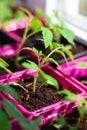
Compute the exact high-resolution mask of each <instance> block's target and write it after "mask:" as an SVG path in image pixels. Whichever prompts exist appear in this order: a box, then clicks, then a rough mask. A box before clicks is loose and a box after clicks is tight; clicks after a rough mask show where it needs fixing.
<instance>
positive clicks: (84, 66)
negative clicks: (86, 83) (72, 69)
mask: <svg viewBox="0 0 87 130" xmlns="http://www.w3.org/2000/svg"><path fill="white" fill-rule="evenodd" d="M76 67H77V68H78V69H86V68H87V63H85V62H79V63H77V66H76Z"/></svg>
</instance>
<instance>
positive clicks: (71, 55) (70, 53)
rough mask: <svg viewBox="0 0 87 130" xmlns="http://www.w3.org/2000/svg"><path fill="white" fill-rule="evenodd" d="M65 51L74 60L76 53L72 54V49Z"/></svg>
mask: <svg viewBox="0 0 87 130" xmlns="http://www.w3.org/2000/svg"><path fill="white" fill-rule="evenodd" d="M65 53H66V54H67V55H68V57H69V58H70V59H71V60H74V55H73V54H72V51H70V50H66V49H65Z"/></svg>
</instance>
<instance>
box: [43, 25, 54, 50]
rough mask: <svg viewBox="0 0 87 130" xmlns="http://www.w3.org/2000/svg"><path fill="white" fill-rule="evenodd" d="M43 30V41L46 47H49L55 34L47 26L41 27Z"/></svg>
mask: <svg viewBox="0 0 87 130" xmlns="http://www.w3.org/2000/svg"><path fill="white" fill-rule="evenodd" d="M41 31H42V35H43V41H44V45H45V48H47V47H49V46H50V44H52V40H53V34H52V32H51V31H50V29H48V28H45V27H43V28H41Z"/></svg>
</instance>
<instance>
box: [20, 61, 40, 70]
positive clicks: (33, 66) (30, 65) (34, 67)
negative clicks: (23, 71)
mask: <svg viewBox="0 0 87 130" xmlns="http://www.w3.org/2000/svg"><path fill="white" fill-rule="evenodd" d="M22 66H23V67H25V68H28V69H31V70H36V71H37V70H38V66H37V64H35V63H34V62H32V61H30V60H27V62H23V63H22Z"/></svg>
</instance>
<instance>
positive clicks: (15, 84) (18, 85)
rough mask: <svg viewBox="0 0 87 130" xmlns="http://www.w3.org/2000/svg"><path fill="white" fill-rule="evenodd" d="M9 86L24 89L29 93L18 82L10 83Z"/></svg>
mask: <svg viewBox="0 0 87 130" xmlns="http://www.w3.org/2000/svg"><path fill="white" fill-rule="evenodd" d="M9 85H14V86H15V87H20V88H22V89H23V90H24V91H26V92H28V90H27V89H26V88H25V87H23V86H22V85H20V84H18V83H16V82H11V83H9Z"/></svg>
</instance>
